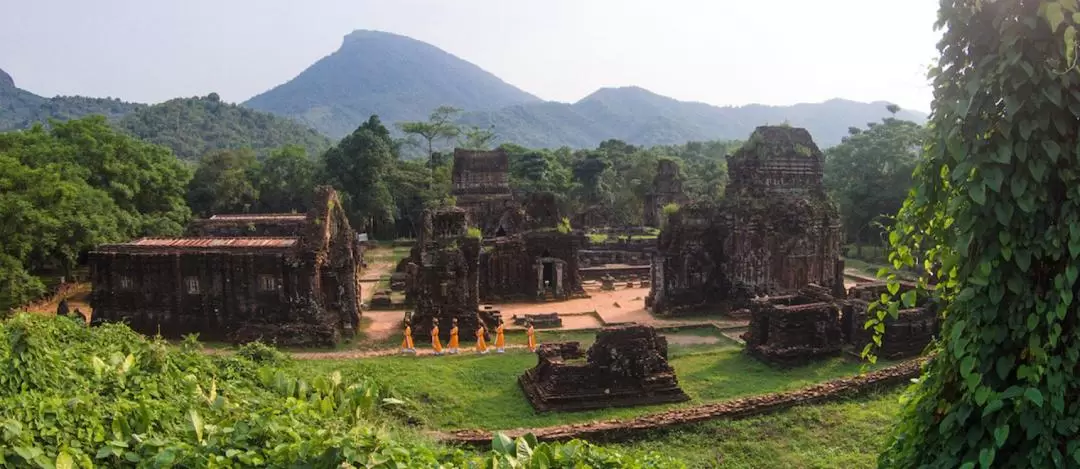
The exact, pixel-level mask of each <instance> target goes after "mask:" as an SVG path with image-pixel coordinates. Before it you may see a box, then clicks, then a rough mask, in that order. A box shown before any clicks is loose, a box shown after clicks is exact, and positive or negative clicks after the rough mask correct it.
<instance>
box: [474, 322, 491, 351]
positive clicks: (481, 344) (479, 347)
mask: <svg viewBox="0 0 1080 469" xmlns="http://www.w3.org/2000/svg"><path fill="white" fill-rule="evenodd" d="M485 332H487V330H486V329H484V325H483V324H482V323H481V324H480V327H478V328H476V351H477V352H480V353H488V348H487V341H485V340H484V333H485Z"/></svg>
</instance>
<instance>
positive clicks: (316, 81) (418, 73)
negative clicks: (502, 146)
mask: <svg viewBox="0 0 1080 469" xmlns="http://www.w3.org/2000/svg"><path fill="white" fill-rule="evenodd" d="M532 101H537V98H536V97H535V96H532V95H530V94H528V93H526V92H524V91H521V90H519V89H517V88H515V87H513V86H511V85H509V84H507V83H505V82H503V81H502V80H500V79H499V78H497V77H495V76H494V75H492V74H490V73H488V72H485V71H484V70H481V69H480V68H479V67H477V66H476V65H473V64H471V63H469V62H466V61H464V60H461V59H459V58H457V57H454V56H453V55H451V54H448V53H446V52H444V51H442V50H440V49H438V48H436V47H434V46H432V45H430V44H426V43H424V42H420V41H417V40H415V39H410V38H407V37H404V36H399V35H396V34H390V33H384V32H379V31H363V30H359V31H354V32H352V33H351V34H349V35H347V36H345V40H344V41H343V43H342V45H341V48H339V49H338V50H337V51H335V52H334V53H332V54H330V55H328V56H326V57H324V58H322V59H321V60H319V61H318V62H316V63H314V64H312V65H311V66H310V67H308V68H307V69H306V70H304V71H303V72H302V73H300V74H299V75H297V76H296V77H295V78H293V79H292V80H290V81H288V82H287V83H284V84H282V85H280V86H277V87H275V88H273V89H271V90H269V91H266V92H264V93H262V94H260V95H258V96H255V97H253V98H251V99H250V100H248V101H247V102H245V103H244V105H245V106H248V107H250V108H252V109H258V110H262V111H268V112H273V113H276V114H279V115H283V116H288V117H292V118H294V119H296V120H298V121H300V122H303V123H305V124H307V125H309V126H311V127H312V128H314V129H317V130H319V131H320V132H322V133H324V134H326V135H329V136H331V137H334V138H343V137H345V136H346V135H348V134H350V133H351V132H352V131H353V130H355V129H356V128H357V127H358V126H359V125H360V124H361V123H363V122H364V121H366V120H367V119H368V117H369V116H371V115H372V114H378V115H379V116H382V118H383V119H384V120H385V121H386V122H392V123H393V122H402V121H420V120H423V119H425V118H427V117H428V114H429V113H430V112H431V110H432V109H435V108H437V107H439V106H453V107H457V108H462V109H469V110H482V109H497V108H501V107H504V106H509V105H512V104H517V103H524V102H532Z"/></svg>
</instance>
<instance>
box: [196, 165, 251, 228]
mask: <svg viewBox="0 0 1080 469" xmlns="http://www.w3.org/2000/svg"><path fill="white" fill-rule="evenodd" d="M259 172H260V169H259V162H258V160H257V159H256V158H255V152H254V151H251V150H249V149H241V150H215V151H212V152H210V153H208V154H206V155H205V156H203V157H202V159H201V160H199V166H198V168H196V170H195V177H193V178H192V179H191V183H190V184H189V185H188V193H187V200H188V205H190V206H191V209H192V210H193V211H194V212H195V213H197V214H199V215H200V216H203V217H207V216H210V215H213V214H215V213H240V212H249V211H251V209H252V208H253V207H255V206H256V204H258V202H259V190H258V187H257V185H258V183H257V180H258V177H259Z"/></svg>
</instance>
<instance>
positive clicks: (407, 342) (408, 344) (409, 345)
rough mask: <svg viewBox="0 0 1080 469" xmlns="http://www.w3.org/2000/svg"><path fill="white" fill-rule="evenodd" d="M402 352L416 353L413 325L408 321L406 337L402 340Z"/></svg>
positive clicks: (406, 323)
mask: <svg viewBox="0 0 1080 469" xmlns="http://www.w3.org/2000/svg"><path fill="white" fill-rule="evenodd" d="M401 352H402V353H413V354H415V353H416V348H415V347H414V346H413V340H412V327H411V326H410V325H409V323H408V322H405V339H403V340H402V341H401Z"/></svg>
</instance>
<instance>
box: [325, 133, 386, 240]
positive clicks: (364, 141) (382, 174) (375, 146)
mask: <svg viewBox="0 0 1080 469" xmlns="http://www.w3.org/2000/svg"><path fill="white" fill-rule="evenodd" d="M392 148H393V146H392V143H391V141H390V137H389V132H388V131H387V130H386V128H385V127H384V126H383V125H382V123H381V122H379V118H378V117H377V116H371V117H370V118H369V119H368V121H367V122H365V123H364V124H362V125H361V126H360V127H359V128H357V129H356V131H355V132H353V133H352V134H351V135H349V136H348V137H345V138H344V139H342V140H341V142H338V144H337V145H335V146H334V147H333V148H331V149H330V150H329V151H327V152H326V154H325V155H324V156H323V165H324V168H325V171H326V178H327V181H329V182H332V183H333V185H334V186H335V187H338V188H340V189H341V190H342V191H344V193H345V195H346V197H345V200H344V201H343V203H344V204H345V207H346V210H347V211H348V213H349V214H350V215H352V217H353V219H354V220H356V221H358V222H359V223H358V226H367V227H370V228H371V229H372V230H373V231H375V230H377V229H378V227H377V225H378V224H379V223H383V222H391V223H392V222H393V215H394V212H393V206H394V198H393V196H392V195H391V194H390V186H389V184H388V183H387V182H388V175H389V173H390V172H391V171H392V170H393V168H394V166H393V163H394V156H393V152H392Z"/></svg>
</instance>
